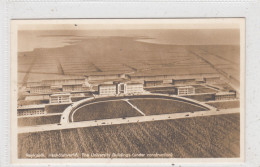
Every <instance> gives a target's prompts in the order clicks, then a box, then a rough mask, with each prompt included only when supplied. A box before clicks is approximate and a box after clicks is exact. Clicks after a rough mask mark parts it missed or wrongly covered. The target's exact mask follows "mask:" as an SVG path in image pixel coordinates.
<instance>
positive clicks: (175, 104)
mask: <svg viewBox="0 0 260 167" xmlns="http://www.w3.org/2000/svg"><path fill="white" fill-rule="evenodd" d="M129 102H130V103H132V104H133V105H135V106H137V108H139V109H140V110H141V111H142V112H144V113H145V114H146V115H159V114H170V113H181V112H191V111H203V110H205V109H203V108H201V107H199V106H198V107H197V106H194V105H191V104H188V103H183V102H181V101H173V100H159V99H133V100H129Z"/></svg>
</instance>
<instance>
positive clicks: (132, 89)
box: [124, 83, 144, 94]
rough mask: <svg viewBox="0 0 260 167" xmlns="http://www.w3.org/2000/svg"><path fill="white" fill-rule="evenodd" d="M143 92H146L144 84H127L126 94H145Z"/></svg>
mask: <svg viewBox="0 0 260 167" xmlns="http://www.w3.org/2000/svg"><path fill="white" fill-rule="evenodd" d="M143 92H144V86H143V84H140V83H128V84H126V91H125V92H124V93H126V94H132V93H143Z"/></svg>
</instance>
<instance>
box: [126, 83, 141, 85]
mask: <svg viewBox="0 0 260 167" xmlns="http://www.w3.org/2000/svg"><path fill="white" fill-rule="evenodd" d="M126 85H143V84H142V83H126Z"/></svg>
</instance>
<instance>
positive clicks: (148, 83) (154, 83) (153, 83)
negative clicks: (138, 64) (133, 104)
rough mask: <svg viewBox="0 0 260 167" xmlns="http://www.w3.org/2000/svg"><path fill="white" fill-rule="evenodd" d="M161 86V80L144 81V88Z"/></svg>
mask: <svg viewBox="0 0 260 167" xmlns="http://www.w3.org/2000/svg"><path fill="white" fill-rule="evenodd" d="M162 84H163V80H153V81H144V86H145V87H153V86H160V85H162Z"/></svg>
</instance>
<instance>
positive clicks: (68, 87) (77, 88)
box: [62, 84, 83, 92]
mask: <svg viewBox="0 0 260 167" xmlns="http://www.w3.org/2000/svg"><path fill="white" fill-rule="evenodd" d="M82 90H83V87H82V84H73V85H62V91H63V92H80V91H82Z"/></svg>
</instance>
